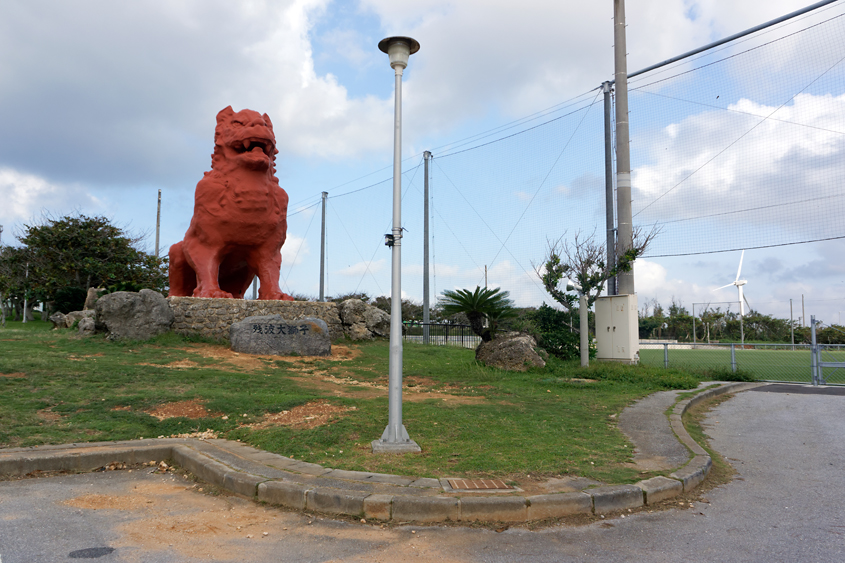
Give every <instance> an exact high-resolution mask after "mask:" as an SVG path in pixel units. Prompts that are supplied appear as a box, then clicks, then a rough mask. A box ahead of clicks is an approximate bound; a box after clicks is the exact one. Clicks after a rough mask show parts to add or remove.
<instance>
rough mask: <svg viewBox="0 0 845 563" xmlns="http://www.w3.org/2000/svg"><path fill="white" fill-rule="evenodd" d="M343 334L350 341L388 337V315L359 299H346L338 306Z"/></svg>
mask: <svg viewBox="0 0 845 563" xmlns="http://www.w3.org/2000/svg"><path fill="white" fill-rule="evenodd" d="M338 313H339V315H340V322H341V323H342V324H343V333H344V334H345V335H346V336H347V338H349V339H350V340H370V339H372V338H373V337H375V336H390V315H388V314H387V313H385V312H384V311H382V310H381V309H379V308H378V307H374V306H372V305H369V304H367V303H365V302H363V301H361V300H360V299H347V300H346V301H344V302H343V303H341V304H340V305H339V306H338Z"/></svg>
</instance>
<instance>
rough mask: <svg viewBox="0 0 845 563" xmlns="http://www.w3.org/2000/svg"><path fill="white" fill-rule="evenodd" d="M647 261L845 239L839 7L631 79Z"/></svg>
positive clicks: (844, 74) (844, 83)
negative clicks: (650, 240)
mask: <svg viewBox="0 0 845 563" xmlns="http://www.w3.org/2000/svg"><path fill="white" fill-rule="evenodd" d="M629 92H630V98H629V103H630V116H631V118H630V122H631V139H632V143H631V161H632V163H633V166H632V167H633V176H632V184H633V213H634V223H635V224H640V225H653V224H657V225H659V226H660V227H661V235H660V236H659V237H658V238H657V239H656V240H655V243H654V244H653V245H652V246H651V248H650V249H649V251H648V252H647V256H676V255H684V254H702V253H711V252H723V251H727V250H738V249H752V248H764V247H772V246H781V245H791V244H796V243H803V242H811V241H821V240H829V239H834V238H840V237H843V236H845V223H843V221H841V220H840V218H841V217H842V214H843V211H845V189H843V187H842V178H843V174H845V9H844V8H843V6H842V5H841V4H840V3H836V4H832V5H831V6H829V7H828V8H827V9H824V10H819V11H817V12H814V13H811V14H808V15H805V16H804V17H802V18H796V19H794V20H790V21H788V22H786V23H784V24H781V25H780V26H777V27H773V28H769V29H767V30H764V31H762V32H759V33H757V34H754V35H751V36H749V37H745V38H743V39H741V40H738V41H736V42H735V43H731V44H728V45H724V46H721V47H719V48H716V49H713V50H711V51H708V52H705V53H703V54H701V55H698V56H697V57H695V58H692V59H688V60H685V61H683V62H680V63H677V64H675V65H671V66H667V67H662V68H659V69H657V70H654V71H651V72H648V73H646V74H643V75H640V76H636V77H634V78H632V79H631V80H630V81H629Z"/></svg>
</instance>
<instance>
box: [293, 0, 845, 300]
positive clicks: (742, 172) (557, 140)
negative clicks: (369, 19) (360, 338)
mask: <svg viewBox="0 0 845 563" xmlns="http://www.w3.org/2000/svg"><path fill="white" fill-rule="evenodd" d="M585 86H586V87H585V89H584V93H583V94H582V95H580V96H577V97H575V98H573V99H571V100H567V101H565V102H563V103H561V104H560V105H558V106H555V107H553V108H549V109H547V110H544V111H542V112H539V113H537V114H535V115H532V116H529V117H528V118H526V119H523V120H520V121H517V122H514V123H510V124H508V125H506V126H504V127H501V128H499V129H497V130H494V131H489V132H487V133H485V134H483V135H479V136H477V137H474V138H470V139H465V140H463V141H461V142H457V143H452V144H450V145H447V146H443V147H439V148H432V149H431V153H432V154H433V157H432V159H431V162H430V173H429V184H430V186H429V187H430V208H429V222H430V227H429V229H430V237H429V238H430V252H429V256H430V261H431V267H430V280H431V292H430V293H431V297H432V302H434V298H435V296H436V295H437V294H439V293H441V292H442V291H443V290H446V289H455V288H474V287H475V286H476V285H480V286H484V285H485V283H486V284H487V285H488V286H491V287H501V288H503V289H506V290H509V291H510V292H511V295H512V297H513V298H514V299H515V301H516V303H517V305H520V306H538V305H540V304H541V303H543V302H544V301H545V302H550V298H549V296H548V295H547V294H546V292H545V291H544V290H543V288H542V284H541V282H540V280H539V278H538V276H537V274H536V272H535V269H536V267H538V266H539V265H540V264H541V263H542V261H543V258H544V256H545V254H546V251H547V249H548V244H549V242H554V241H556V240H558V239H560V238H561V237H563V239H564V240H569V241H571V240H572V239H573V237H574V235H575V234H576V233H580V234H581V236H582V238H583V237H586V236H589V235H594V236H595V238H596V240H597V241H598V242H603V241H605V240H606V232H605V231H606V226H605V216H606V205H605V132H604V127H605V117H604V107H603V94H602V91H601V88H600V86H599V85H595V87H593V85H585ZM629 92H630V94H629V105H630V123H631V162H632V169H633V170H632V179H633V181H632V183H633V190H632V195H633V213H634V224H635V226H637V225H639V226H642V227H644V228H646V229H650V228H651V227H652V226H655V225H656V226H657V227H659V228H660V229H661V232H660V235H659V236H658V237H657V238H656V239H655V240H654V242H653V244H652V245H651V247H650V248H649V250H648V251H647V253H646V257H659V256H677V255H685V254H698V253H712V252H724V251H728V250H735V249H752V248H762V247H771V246H781V245H792V244H797V243H804V242H810V241H820V240H826V239H835V238H842V237H845V221H843V220H842V217H843V216H845V189H843V178H845V3H843V2H836V3H834V4H831V5H829V6H827V7H825V8H823V9H818V10H815V11H813V12H811V13H809V14H806V15H804V16H801V17H796V18H793V19H791V20H788V21H786V22H784V23H781V24H779V25H776V26H773V27H770V28H766V29H764V30H762V31H760V32H757V33H754V34H752V35H749V36H746V37H743V38H742V39H738V40H736V41H733V42H731V43H728V44H725V45H722V46H720V47H717V48H714V49H711V50H709V51H706V52H704V53H701V54H699V55H696V56H694V57H691V58H688V59H685V60H683V61H681V62H678V63H675V64H672V65H667V66H663V67H660V68H658V69H655V70H652V71H650V72H647V73H644V74H640V75H638V76H634V77H632V78H631V80H630V81H629ZM611 123H612V120H611ZM424 181H425V174H424V166H423V158H422V155H417V156H415V157H413V158H410V159H408V160H406V161H405V163H404V172H403V211H402V223H403V227H404V228H405V229H406V231H405V233H404V238H403V239H402V276H403V282H402V284H403V293H404V297H406V298H410V299H411V300H414V301H417V302H419V301H420V300H421V297H422V287H423V283H422V266H423V240H424V229H423V220H424V217H425V213H424V207H423V205H424V198H423V189H424V188H423V186H424ZM391 191H392V182H391V179H390V170H389V169H385V170H382V171H380V172H378V173H375V174H373V175H370V176H368V177H364V178H360V179H358V180H355V181H352V182H349V183H348V184H346V185H344V186H342V187H340V188H338V189H335V190H332V192H331V193H329V196H328V202H327V211H326V223H327V233H326V236H327V256H326V262H327V267H326V270H327V278H328V280H327V293H328V294H332V295H337V294H342V293H353V292H365V293H367V294H369V295H370V296H373V295H388V294H389V293H390V252H389V250H388V249H387V248H386V247H385V246H384V234H385V233H388V232H390V226H391V205H392V203H391V201H392V196H391ZM614 201H615V194H614ZM293 203H294V205H292V208H291V210H290V212H291V214H292V215H291V218H290V220H291V225H292V226H295V228H296V232H298V233H305V234H304V235H299V237H300V239H301V240H299V241H298V243H297V244H298V245H299V247H298V248H299V249H300V251H301V249H302V248H305V247H307V248H308V249H310V253H309V254H308V256H310V258H309V260H307V261H304V260H300V259H298V258H296V257H295V255H294V258H293V259H291V258H290V257H289V256H290V255H292V254H294V253H295V252H296V248H297V247H295V246H292V247H291V249H290V250H286V252H288V254H287V255H286V258H285V264H284V265H283V270H282V278H283V280H285V279H287V278H288V277H289V276H290V274H291V271H293V270H296V269H308V271H310V272H313V277H314V278H315V279H316V277H317V275H318V274H317V272H318V271H319V263H318V261H317V259H316V257H317V256H319V248H320V223H321V218H320V216H319V215H320V200H319V196H315V197H314V198H312V199H310V200H306V201H301V202H293ZM309 275H312V274H309Z"/></svg>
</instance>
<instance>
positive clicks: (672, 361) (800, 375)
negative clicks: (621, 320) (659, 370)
mask: <svg viewBox="0 0 845 563" xmlns="http://www.w3.org/2000/svg"><path fill="white" fill-rule="evenodd" d="M817 348H818V350H819V352H818V353H819V354H820V355H821V356H822V357H823V358H824V359H825V360H826V362H825V363H836V362H845V345H841V344H818V345H817ZM813 356H814V354H813V347H812V346H811V345H810V344H748V343H746V344H744V345H742V344H739V343H724V342H720V343H712V344H690V343H684V344H681V343H677V342H655V341H641V342H640V362H641V363H643V364H647V365H659V366H663V367H667V368H668V367H686V368H692V369H701V370H712V369H717V370H718V369H727V370H730V371H732V372H736V371H738V370H740V371H743V372H745V373H748V374H750V375H751V376H753V377H754V378H756V379H758V380H760V381H783V382H790V383H814V382H819V381H820V382H822V383H826V384H828V385H845V368H842V367H829V366H824V365H822V366H818V367H814V363H813ZM814 369H817V370H820V371H821V376H820V377H819V378H818V379H815V380H814V377H813V370H814Z"/></svg>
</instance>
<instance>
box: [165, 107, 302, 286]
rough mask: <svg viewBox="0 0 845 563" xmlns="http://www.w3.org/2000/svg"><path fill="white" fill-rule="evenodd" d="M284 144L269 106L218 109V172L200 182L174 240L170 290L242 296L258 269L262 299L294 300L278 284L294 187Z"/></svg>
mask: <svg viewBox="0 0 845 563" xmlns="http://www.w3.org/2000/svg"><path fill="white" fill-rule="evenodd" d="M278 152H279V151H278V150H276V136H275V135H274V134H273V124H272V123H271V122H270V118H269V117H268V116H267V114H266V113H265V114H264V115H261V114H260V113H258V112H255V111H252V110H249V109H245V110H241V111H239V112H237V113H235V111H234V110H232V106H229V107H227V108H226V109H224V110H223V111H221V112H220V113H218V114H217V127H216V128H215V130H214V154H212V155H211V172H206V173H205V175H204V176H203V178H202V180H200V181H199V183H198V184H197V190H196V193H195V194H194V216H193V217H192V218H191V225H190V227H188V232H187V233H185V240H183V241H181V242H177V243H176V244H174V245H173V246H171V247H170V293H169V295H170V296H171V297H190V296H193V297H223V298H236V299H242V298H243V296H244V292H246V290H247V289H248V288H249V285H250V284H251V283H252V280H253V277H254V276H255V275H256V274H257V275H258V280H259V281H260V282H261V288H260V290H259V291H258V298H259V299H284V300H287V301H293V297H291V296H290V295H287V294H285V293H282V290H281V289H280V288H279V272H280V270H281V267H282V254H281V249H282V245H283V244H284V243H285V236H286V233H287V210H288V194H287V193H285V191H284V190H283V189H282V188H281V187H279V180H278V178H276V176H275V172H276V166H275V163H276V154H277V153H278Z"/></svg>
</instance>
